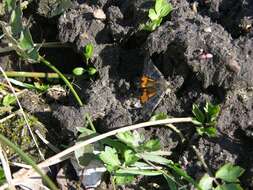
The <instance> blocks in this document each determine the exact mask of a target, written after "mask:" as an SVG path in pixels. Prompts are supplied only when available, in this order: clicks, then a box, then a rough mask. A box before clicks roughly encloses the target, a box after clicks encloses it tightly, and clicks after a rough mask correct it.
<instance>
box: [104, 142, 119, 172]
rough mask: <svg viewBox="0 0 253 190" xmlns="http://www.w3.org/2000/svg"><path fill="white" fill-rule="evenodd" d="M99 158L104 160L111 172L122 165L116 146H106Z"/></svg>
mask: <svg viewBox="0 0 253 190" xmlns="http://www.w3.org/2000/svg"><path fill="white" fill-rule="evenodd" d="M99 158H100V159H101V160H102V161H103V162H104V164H105V165H106V167H107V169H108V170H109V172H111V171H113V170H116V169H117V168H119V167H120V165H121V163H120V160H119V157H118V154H117V151H116V149H115V148H111V147H109V146H106V147H105V151H102V152H101V153H100V154H99Z"/></svg>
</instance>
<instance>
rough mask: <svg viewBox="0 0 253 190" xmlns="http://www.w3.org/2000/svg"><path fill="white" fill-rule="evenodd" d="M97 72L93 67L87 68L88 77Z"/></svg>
mask: <svg viewBox="0 0 253 190" xmlns="http://www.w3.org/2000/svg"><path fill="white" fill-rule="evenodd" d="M96 72H97V69H96V68H94V67H89V68H88V73H89V75H90V76H92V75H94V74H95V73H96Z"/></svg>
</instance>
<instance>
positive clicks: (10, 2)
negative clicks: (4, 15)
mask: <svg viewBox="0 0 253 190" xmlns="http://www.w3.org/2000/svg"><path fill="white" fill-rule="evenodd" d="M3 4H4V7H5V9H7V11H8V12H9V13H10V12H11V11H12V10H15V8H16V0H3Z"/></svg>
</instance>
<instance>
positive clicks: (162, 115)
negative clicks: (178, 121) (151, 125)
mask: <svg viewBox="0 0 253 190" xmlns="http://www.w3.org/2000/svg"><path fill="white" fill-rule="evenodd" d="M168 118H169V117H168V115H167V114H166V113H163V112H161V113H158V114H155V115H153V116H152V117H151V118H150V121H157V120H162V119H168Z"/></svg>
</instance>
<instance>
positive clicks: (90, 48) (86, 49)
mask: <svg viewBox="0 0 253 190" xmlns="http://www.w3.org/2000/svg"><path fill="white" fill-rule="evenodd" d="M93 52H94V46H93V45H92V44H91V43H89V44H87V45H86V46H85V47H84V51H83V55H84V57H85V59H86V63H88V62H89V60H90V59H91V58H92V56H93Z"/></svg>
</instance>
